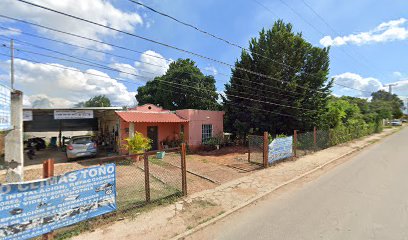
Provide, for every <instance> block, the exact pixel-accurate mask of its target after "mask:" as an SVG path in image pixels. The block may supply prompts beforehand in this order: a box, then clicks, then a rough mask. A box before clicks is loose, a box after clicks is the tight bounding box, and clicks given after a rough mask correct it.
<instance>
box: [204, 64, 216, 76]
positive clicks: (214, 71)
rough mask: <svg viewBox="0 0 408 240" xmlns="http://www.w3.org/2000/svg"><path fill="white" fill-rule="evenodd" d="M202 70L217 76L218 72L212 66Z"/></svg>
mask: <svg viewBox="0 0 408 240" xmlns="http://www.w3.org/2000/svg"><path fill="white" fill-rule="evenodd" d="M204 70H206V71H208V72H210V73H212V75H213V76H215V75H217V74H218V70H217V69H216V68H215V67H214V66H209V67H205V68H204Z"/></svg>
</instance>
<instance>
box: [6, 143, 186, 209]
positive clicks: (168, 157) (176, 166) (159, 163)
mask: <svg viewBox="0 0 408 240" xmlns="http://www.w3.org/2000/svg"><path fill="white" fill-rule="evenodd" d="M145 157H147V159H148V161H147V166H148V167H147V168H146V161H145V159H144V158H145ZM108 163H116V192H117V196H116V200H117V206H118V211H117V212H118V213H120V212H125V211H128V210H131V209H134V208H139V207H142V206H144V205H146V204H148V203H149V202H154V201H157V200H160V199H164V198H168V197H170V196H182V195H183V181H182V177H183V168H182V154H181V149H180V148H175V149H172V152H166V153H165V154H164V156H159V154H157V152H149V154H148V155H144V156H143V155H133V156H117V157H108V158H93V159H89V160H81V161H77V162H70V163H59V164H55V165H54V176H58V175H63V174H65V173H68V172H71V171H75V170H80V169H84V168H89V167H92V166H98V165H101V164H108ZM6 173H7V172H6V171H3V172H1V173H0V183H5V182H6V181H5V177H6ZM184 174H185V173H184ZM146 176H148V177H146ZM42 178H43V168H42V165H37V166H32V167H28V168H27V169H25V171H24V181H33V180H38V179H42Z"/></svg>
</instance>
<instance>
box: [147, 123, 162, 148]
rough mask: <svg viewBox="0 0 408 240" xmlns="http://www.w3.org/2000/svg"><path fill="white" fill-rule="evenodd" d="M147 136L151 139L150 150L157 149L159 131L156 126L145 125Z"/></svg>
mask: <svg viewBox="0 0 408 240" xmlns="http://www.w3.org/2000/svg"><path fill="white" fill-rule="evenodd" d="M147 137H148V138H149V139H151V140H152V149H151V150H153V151H154V150H158V149H159V131H158V127H157V126H149V127H147Z"/></svg>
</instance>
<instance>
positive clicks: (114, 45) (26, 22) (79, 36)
mask: <svg viewBox="0 0 408 240" xmlns="http://www.w3.org/2000/svg"><path fill="white" fill-rule="evenodd" d="M0 17H2V18H6V19H11V20H14V21H19V22H23V23H25V24H29V25H33V26H36V27H40V28H44V29H47V30H50V31H55V32H58V33H63V34H66V35H69V36H74V37H78V38H81V39H85V40H89V41H93V42H97V43H101V44H106V45H108V46H112V47H117V48H120V49H123V50H127V51H131V52H138V53H142V52H140V51H137V50H134V49H129V48H126V47H122V46H119V45H116V44H112V43H107V42H103V41H100V40H96V39H92V38H88V37H84V36H81V35H77V34H73V33H69V32H65V31H61V30H58V29H54V28H50V27H46V26H43V25H40V24H36V23H31V22H28V21H25V20H21V19H16V18H13V17H9V16H4V15H1V14H0ZM146 55H148V56H153V57H157V58H161V59H166V58H163V57H159V56H155V55H149V54H146ZM225 64H228V63H225ZM228 65H230V67H231V68H233V67H234V66H233V65H231V64H228ZM236 69H239V70H242V69H243V68H236ZM242 71H245V70H242ZM245 72H248V71H245ZM251 72H252V71H251ZM226 76H227V75H226ZM257 76H260V75H259V74H257ZM231 77H233V78H236V79H241V80H243V81H246V82H250V83H253V84H257V85H260V86H263V87H270V88H275V89H279V90H284V91H288V92H292V93H297V92H294V91H290V90H287V89H282V88H277V87H273V86H269V85H266V84H263V83H258V82H254V81H251V80H248V79H243V78H239V77H234V76H231ZM260 77H265V78H268V79H271V80H274V81H277V82H280V83H289V82H287V81H283V80H280V79H277V78H273V77H271V76H267V75H265V76H260ZM294 85H295V86H298V87H299V88H303V89H306V90H311V91H315V92H319V91H318V90H315V89H310V88H305V87H302V86H300V85H299V84H294ZM297 94H299V93H297Z"/></svg>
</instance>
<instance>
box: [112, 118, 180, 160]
mask: <svg viewBox="0 0 408 240" xmlns="http://www.w3.org/2000/svg"><path fill="white" fill-rule="evenodd" d="M187 124H188V123H135V131H136V132H140V133H142V134H143V135H144V136H147V127H148V126H157V128H158V139H159V149H161V142H162V141H164V140H166V139H168V140H178V139H180V128H181V125H184V129H185V130H186V129H187V128H188V126H187ZM128 128H129V123H128V122H125V121H123V120H122V119H120V134H121V135H120V137H121V139H122V141H121V144H122V145H123V144H125V143H126V141H125V140H124V139H125V138H127V137H129V134H128V133H127V132H126V129H128ZM185 136H186V134H185ZM185 138H186V137H185ZM121 153H122V154H126V153H127V151H126V150H124V149H121Z"/></svg>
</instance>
